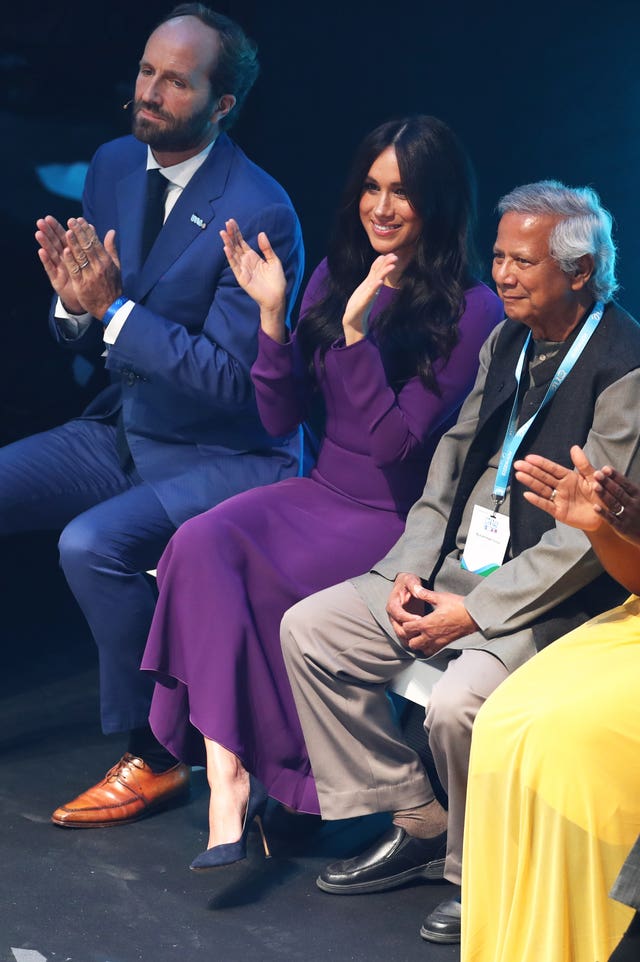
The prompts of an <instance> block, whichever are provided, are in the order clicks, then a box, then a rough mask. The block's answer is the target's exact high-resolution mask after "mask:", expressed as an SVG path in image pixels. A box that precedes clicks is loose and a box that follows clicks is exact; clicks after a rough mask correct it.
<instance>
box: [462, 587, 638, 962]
mask: <svg viewBox="0 0 640 962" xmlns="http://www.w3.org/2000/svg"><path fill="white" fill-rule="evenodd" d="M639 832H640V598H638V597H636V596H634V595H632V596H631V597H630V598H629V599H627V601H626V602H625V604H624V605H621V606H620V607H619V608H614V609H612V610H611V611H608V612H606V613H605V614H603V615H600V616H599V617H597V618H594V619H592V620H591V621H589V622H587V623H586V624H584V625H582V626H581V627H580V628H577V629H576V630H575V631H572V632H571V633H570V634H568V635H565V636H564V638H561V639H559V640H558V641H556V642H555V643H554V644H552V645H550V646H549V647H548V648H545V649H544V651H542V652H540V654H538V655H536V656H535V658H533V659H532V660H531V661H530V662H528V663H527V664H526V665H524V666H523V667H522V668H520V669H519V670H518V671H516V672H515V673H514V674H513V675H512V676H511V677H510V678H508V679H507V680H506V681H505V682H504V683H503V684H502V685H501V686H500V687H499V688H498V689H497V691H496V692H494V694H493V695H492V696H491V698H489V699H488V701H487V702H486V704H485V705H484V706H483V708H482V709H481V711H480V712H479V714H478V717H477V719H476V722H475V725H474V730H473V739H472V746H471V760H470V772H469V791H468V795H467V810H466V821H465V847H464V857H463V881H462V951H461V962H606V960H607V959H608V958H609V956H610V954H611V952H612V951H613V949H614V948H615V946H616V945H617V943H618V941H619V940H620V939H621V937H622V935H623V933H624V931H625V929H626V928H627V926H628V925H629V922H630V921H631V918H632V916H633V910H632V909H630V908H628V907H627V906H624V905H621V904H620V903H619V902H616V901H614V900H613V899H610V898H609V897H608V893H609V890H610V888H611V886H612V885H613V882H614V880H615V878H616V875H617V874H618V871H619V870H620V867H621V865H622V863H623V862H624V860H625V858H626V856H627V854H628V852H629V851H630V849H631V847H632V846H633V844H634V842H635V840H636V838H637V837H638V834H639Z"/></svg>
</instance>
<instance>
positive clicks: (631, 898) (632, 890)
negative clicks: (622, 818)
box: [611, 835, 640, 911]
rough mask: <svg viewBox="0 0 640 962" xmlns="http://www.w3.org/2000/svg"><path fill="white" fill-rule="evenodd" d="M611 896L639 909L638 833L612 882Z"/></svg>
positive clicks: (639, 855)
mask: <svg viewBox="0 0 640 962" xmlns="http://www.w3.org/2000/svg"><path fill="white" fill-rule="evenodd" d="M611 898H612V899H615V900H616V902H624V904H625V905H630V906H631V908H632V909H636V911H640V835H639V836H638V838H637V839H636V843H635V845H634V846H633V848H632V849H631V851H630V852H629V854H628V855H627V858H626V860H625V863H624V865H623V866H622V868H621V869H620V874H619V875H618V877H617V879H616V880H615V882H614V883H613V888H612V889H611Z"/></svg>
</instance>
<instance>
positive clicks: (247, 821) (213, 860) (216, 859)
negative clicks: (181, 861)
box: [189, 775, 271, 872]
mask: <svg viewBox="0 0 640 962" xmlns="http://www.w3.org/2000/svg"><path fill="white" fill-rule="evenodd" d="M268 800H269V796H268V795H267V793H266V791H265V790H264V788H263V786H262V785H261V784H260V782H259V781H258V780H257V779H255V778H254V777H253V775H249V798H248V800H247V809H246V811H245V813H244V821H243V823H242V834H241V835H240V838H239V839H238V841H237V842H225V843H224V844H222V845H214V846H212V848H208V849H205V851H204V852H200V854H199V855H197V856H196V857H195V858H194V860H193V862H192V863H191V865H190V866H189V868H190V869H191V871H192V872H206V871H207V870H208V869H211V868H218V867H219V866H221V865H231V864H232V863H233V862H239V861H241V860H242V859H243V858H246V857H247V835H248V834H249V828H250V827H251V823H252V821H253V820H254V819H255V820H256V822H257V823H258V828H259V829H260V835H261V837H262V847H263V848H264V854H265V857H266V858H270V857H271V853H270V851H269V845H268V843H267V838H266V835H265V834H264V828H263V825H262V815H263V814H264V810H265V808H266V807H267V801H268Z"/></svg>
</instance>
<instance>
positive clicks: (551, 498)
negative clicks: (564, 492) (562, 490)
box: [549, 488, 558, 501]
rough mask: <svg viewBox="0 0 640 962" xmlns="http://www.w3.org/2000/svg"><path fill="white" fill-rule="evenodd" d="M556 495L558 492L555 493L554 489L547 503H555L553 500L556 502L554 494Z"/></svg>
mask: <svg viewBox="0 0 640 962" xmlns="http://www.w3.org/2000/svg"><path fill="white" fill-rule="evenodd" d="M557 493H558V492H557V491H556V489H555V488H554V489H553V491H552V492H551V494H550V495H549V501H555V500H556V494H557Z"/></svg>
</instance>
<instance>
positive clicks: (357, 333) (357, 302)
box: [342, 254, 398, 345]
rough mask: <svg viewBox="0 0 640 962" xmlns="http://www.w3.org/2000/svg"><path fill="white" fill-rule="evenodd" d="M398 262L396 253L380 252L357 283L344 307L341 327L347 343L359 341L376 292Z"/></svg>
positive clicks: (365, 327) (364, 331) (362, 336)
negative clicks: (365, 274) (363, 277)
mask: <svg viewBox="0 0 640 962" xmlns="http://www.w3.org/2000/svg"><path fill="white" fill-rule="evenodd" d="M397 262H398V255H397V254H381V255H380V257H376V259H375V260H374V262H373V264H372V265H371V268H370V269H369V273H368V274H367V276H366V277H365V279H364V280H363V282H362V283H361V284H359V285H358V286H357V287H356V289H355V291H354V292H353V294H352V295H351V297H350V298H349V300H348V301H347V306H346V307H345V311H344V316H343V318H342V328H343V330H344V337H345V341H346V343H347V345H349V344H355V343H356V341H361V340H362V339H363V338H364V337H365V335H366V330H367V321H368V319H369V314H370V313H371V308H372V307H373V305H374V303H375V299H376V297H377V296H378V292H379V291H380V288H381V287H382V285H383V283H384V279H385V277H387V276H388V275H389V274H390V273H391V272H392V270H393V269H394V267H395V266H396V264H397Z"/></svg>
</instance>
